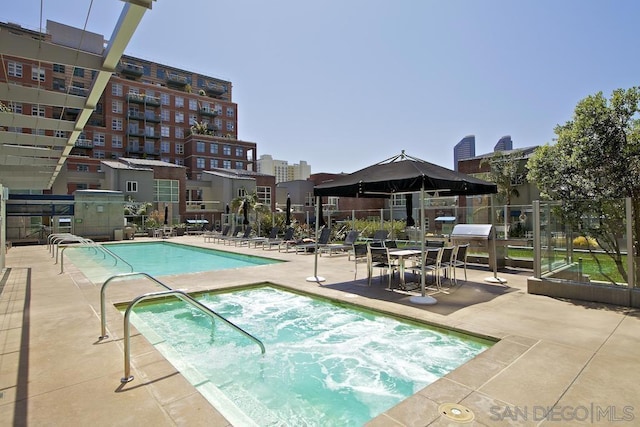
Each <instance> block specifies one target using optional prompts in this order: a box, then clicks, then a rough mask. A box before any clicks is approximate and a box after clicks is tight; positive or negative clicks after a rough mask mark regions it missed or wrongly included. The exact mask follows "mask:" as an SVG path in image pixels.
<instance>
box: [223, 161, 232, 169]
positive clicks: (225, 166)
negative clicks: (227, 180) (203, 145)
mask: <svg viewBox="0 0 640 427" xmlns="http://www.w3.org/2000/svg"><path fill="white" fill-rule="evenodd" d="M222 168H223V169H231V160H223V161H222Z"/></svg>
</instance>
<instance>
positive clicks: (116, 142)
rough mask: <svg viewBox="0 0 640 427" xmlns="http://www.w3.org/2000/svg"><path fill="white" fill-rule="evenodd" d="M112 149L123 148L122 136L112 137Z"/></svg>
mask: <svg viewBox="0 0 640 427" xmlns="http://www.w3.org/2000/svg"><path fill="white" fill-rule="evenodd" d="M111 148H122V135H112V136H111Z"/></svg>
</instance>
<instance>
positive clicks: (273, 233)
mask: <svg viewBox="0 0 640 427" xmlns="http://www.w3.org/2000/svg"><path fill="white" fill-rule="evenodd" d="M279 231H280V227H278V226H277V225H276V226H274V227H273V228H272V229H271V232H270V233H269V236H267V237H260V236H255V237H249V238H247V239H241V240H236V246H238V243H240V244H241V245H243V244H245V243H246V244H247V247H249V248H250V247H251V244H252V243H253V247H255V248H257V247H258V245H261V244H263V243H264V242H266V241H268V240H270V239H271V240H273V239H276V238H277V236H278V232H279Z"/></svg>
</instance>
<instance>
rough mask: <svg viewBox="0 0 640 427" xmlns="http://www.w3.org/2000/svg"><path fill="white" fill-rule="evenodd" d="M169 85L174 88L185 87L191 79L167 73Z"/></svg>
mask: <svg viewBox="0 0 640 427" xmlns="http://www.w3.org/2000/svg"><path fill="white" fill-rule="evenodd" d="M167 84H168V85H169V86H173V87H180V88H182V87H185V86H186V85H188V84H189V79H188V78H187V77H185V76H181V75H179V74H175V73H167Z"/></svg>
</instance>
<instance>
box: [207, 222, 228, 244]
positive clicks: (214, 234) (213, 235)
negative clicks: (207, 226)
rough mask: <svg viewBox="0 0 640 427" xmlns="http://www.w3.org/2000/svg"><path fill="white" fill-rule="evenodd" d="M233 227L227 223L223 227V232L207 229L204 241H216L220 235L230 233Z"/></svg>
mask: <svg viewBox="0 0 640 427" xmlns="http://www.w3.org/2000/svg"><path fill="white" fill-rule="evenodd" d="M230 229H231V226H230V225H225V226H224V227H222V231H221V232H217V231H207V232H205V233H204V234H203V235H204V241H205V242H211V241H213V242H214V243H215V240H216V239H217V238H218V237H220V236H226V235H227V234H229V230H230Z"/></svg>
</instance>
